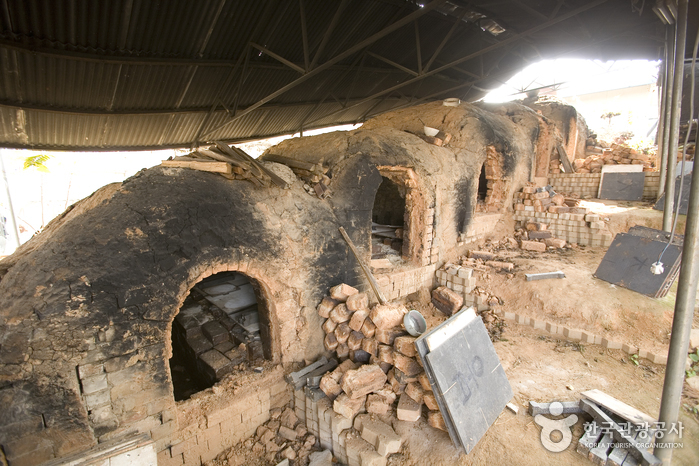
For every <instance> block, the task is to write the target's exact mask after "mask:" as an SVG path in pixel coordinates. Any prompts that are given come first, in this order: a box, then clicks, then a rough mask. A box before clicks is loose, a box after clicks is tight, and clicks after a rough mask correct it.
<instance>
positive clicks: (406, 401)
mask: <svg viewBox="0 0 699 466" xmlns="http://www.w3.org/2000/svg"><path fill="white" fill-rule="evenodd" d="M421 407H422V406H421V405H420V404H419V403H416V402H415V400H413V399H412V398H410V397H409V396H408V395H407V394H405V393H403V394H402V395H401V396H400V400H398V409H396V417H398V419H400V420H401V421H409V422H415V421H417V420H418V419H420V414H421V412H422V410H421Z"/></svg>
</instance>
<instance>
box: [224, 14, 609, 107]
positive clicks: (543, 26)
mask: <svg viewBox="0 0 699 466" xmlns="http://www.w3.org/2000/svg"><path fill="white" fill-rule="evenodd" d="M606 1H607V0H594V1H592V2H590V3H588V4H587V5H584V6H582V7H580V8H576V9H575V10H573V11H570V12H568V13H565V14H563V15H561V16H559V17H557V18H554V19H552V20H549V21H546V22H544V23H542V24H540V25H538V26H534V27H533V28H531V29H528V30H526V31H524V32H522V33H520V34H515V35H513V36H510V37H508V38H507V39H505V40H503V41H501V42H498V43H497V44H493V45H490V46H488V47H485V48H483V49H481V50H479V51H477V52H473V53H471V54H469V55H466V56H465V57H462V58H459V59H457V60H454V61H452V62H451V63H447V64H446V65H443V66H440V67H439V68H436V69H434V70H432V71H429V72H427V73H423V74H422V75H420V76H416V77H414V78H412V79H409V80H407V81H404V82H402V83H399V84H396V85H395V86H392V87H389V88H388V89H384V90H383V91H379V92H377V93H376V94H373V95H371V96H369V97H367V98H366V99H364V100H362V101H360V102H358V103H356V104H354V105H353V107H357V106H359V105H363V104H365V103H366V102H369V101H371V100H374V99H376V98H378V97H381V96H382V95H384V94H388V93H390V92H393V91H395V90H397V89H401V88H403V87H405V86H408V85H410V84H413V83H416V82H418V81H420V80H422V79H425V78H427V77H429V76H432V75H434V74H437V73H439V72H442V71H445V70H448V69H450V68H453V67H455V66H457V65H460V64H461V63H464V62H467V61H469V60H472V59H473V58H477V57H482V55H484V54H486V53H488V52H491V51H493V50H496V49H498V48H500V47H504V46H506V45H509V44H511V43H513V42H515V41H518V40H521V39H522V38H524V37H527V36H530V35H531V34H534V33H536V32H538V31H541V30H542V29H546V28H547V27H551V26H553V25H554V24H557V23H560V22H561V21H565V20H567V19H570V18H572V17H574V16H576V15H578V14H580V13H582V12H584V11H587V10H589V9H590V8H594V7H596V6H598V5H601V4H602V3H605V2H606ZM349 108H352V107H348V109H349ZM331 115H332V114H331ZM236 117H237V116H236ZM324 118H327V116H325V117H324Z"/></svg>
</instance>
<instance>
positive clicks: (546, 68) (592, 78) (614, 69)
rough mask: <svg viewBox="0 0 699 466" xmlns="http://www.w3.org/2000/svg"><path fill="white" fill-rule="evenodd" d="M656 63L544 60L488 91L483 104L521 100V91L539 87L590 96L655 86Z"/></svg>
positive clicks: (564, 94)
mask: <svg viewBox="0 0 699 466" xmlns="http://www.w3.org/2000/svg"><path fill="white" fill-rule="evenodd" d="M658 64H659V62H657V61H647V60H618V61H610V62H602V61H598V60H576V59H560V60H544V61H541V62H538V63H535V64H533V65H530V66H528V67H526V68H525V69H523V70H522V71H520V72H519V73H517V74H516V75H515V76H513V77H512V78H511V79H510V80H509V81H507V83H505V84H503V85H502V86H501V87H499V88H497V89H495V90H493V91H491V92H490V93H488V95H487V96H486V97H485V98H484V100H485V101H486V102H507V101H510V100H516V99H522V98H524V97H525V96H524V95H523V94H522V91H526V90H527V89H535V88H538V87H543V86H550V85H554V84H557V85H559V87H558V90H557V95H558V97H562V98H565V97H567V96H573V95H581V94H591V93H594V92H601V91H607V90H611V89H623V88H627V87H634V86H641V85H644V84H655V82H656V80H657V77H658Z"/></svg>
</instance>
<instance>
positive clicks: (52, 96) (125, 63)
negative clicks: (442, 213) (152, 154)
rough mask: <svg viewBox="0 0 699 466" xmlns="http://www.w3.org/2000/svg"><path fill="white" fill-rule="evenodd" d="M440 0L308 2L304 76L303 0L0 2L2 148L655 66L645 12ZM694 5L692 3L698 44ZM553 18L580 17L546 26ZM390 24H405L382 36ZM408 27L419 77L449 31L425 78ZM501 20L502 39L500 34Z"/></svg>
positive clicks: (115, 137)
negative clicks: (621, 61) (564, 68)
mask: <svg viewBox="0 0 699 466" xmlns="http://www.w3.org/2000/svg"><path fill="white" fill-rule="evenodd" d="M436 1H441V0H432V1H429V0H425V2H424V8H423V7H422V6H418V1H417V0H344V1H341V0H336V1H333V2H329V1H327V0H302V4H303V8H304V12H305V15H304V17H305V19H306V30H307V44H308V60H309V62H313V61H314V58H315V57H316V56H318V57H319V58H318V59H317V60H315V63H314V65H315V66H311V67H309V69H307V70H305V72H299V70H298V69H294V67H297V66H300V67H302V68H304V69H305V68H306V63H305V57H304V46H303V34H302V27H301V21H300V18H301V16H300V6H301V2H300V1H291V0H198V1H196V2H193V1H191V0H167V1H163V0H160V1H153V0H112V1H109V2H105V1H103V0H83V1H81V2H76V1H74V0H54V1H51V2H42V1H39V0H3V5H4V6H6V8H0V118H1V121H0V132H1V133H0V145H8V146H13V147H17V146H24V147H42V148H48V149H64V148H71V149H74V148H82V149H86V150H92V149H95V148H99V149H128V148H144V147H153V148H156V147H159V146H161V145H169V146H172V145H178V144H179V145H183V146H188V145H192V144H196V143H205V142H207V140H208V139H210V138H211V137H217V138H221V139H225V140H228V141H236V140H250V139H254V138H262V137H266V136H270V135H277V134H280V133H283V132H284V131H297V130H298V129H299V128H300V127H301V126H302V125H303V126H304V127H308V126H309V125H310V126H320V125H332V124H339V123H346V122H354V121H359V120H361V119H362V118H365V117H366V115H368V114H372V115H373V114H375V113H377V112H382V111H387V110H390V109H391V108H395V107H396V106H403V105H408V104H410V103H411V102H412V103H414V102H419V101H423V100H425V99H427V100H429V99H436V98H443V97H445V96H447V95H448V96H469V97H471V98H476V97H478V96H480V95H482V92H481V91H479V90H477V89H475V90H474V89H473V88H470V87H469V85H470V84H469V83H470V82H476V80H477V82H478V86H479V87H481V88H487V87H492V85H493V83H495V82H496V80H497V79H499V80H503V79H507V78H508V77H509V76H510V75H512V74H513V73H514V72H516V71H517V69H518V68H520V67H521V66H523V64H524V63H526V61H527V60H533V59H537V58H540V57H555V56H560V55H562V54H571V53H576V54H578V55H583V56H588V57H603V58H624V57H627V58H628V57H634V58H636V57H644V58H651V59H654V58H656V57H657V55H658V50H659V46H660V45H662V44H661V43H660V42H658V39H659V38H660V39H662V36H663V27H662V25H661V24H660V21H659V20H658V19H657V18H656V17H655V16H654V15H653V13H652V11H650V9H649V8H645V9H644V11H643V12H642V13H640V14H639V12H633V11H631V9H630V8H629V7H628V4H627V2H604V3H602V4H600V5H597V6H594V8H592V9H590V10H589V11H583V10H585V8H586V7H588V6H589V5H591V3H590V2H589V0H567V1H566V2H564V3H561V2H559V1H558V0H534V1H531V2H517V3H513V2H508V1H505V2H492V1H486V0H471V1H469V3H468V4H466V3H465V2H461V1H460V0H447V1H446V2H441V3H440V5H439V6H437V7H435V5H436V3H434V2H436ZM340 5H342V6H343V9H342V11H341V12H340V14H339V16H337V22H336V24H335V25H334V27H333V28H330V25H331V23H332V22H333V18H335V16H336V13H337V11H338V7H339V6H340ZM697 5H698V4H697V3H696V2H692V5H690V7H691V8H693V10H692V11H691V12H690V15H689V17H690V19H692V21H693V23H692V24H691V25H690V29H689V33H690V35H692V36H693V31H695V30H696V23H697V21H698V18H699V6H697ZM433 8H434V9H433ZM431 9H433V10H432V11H429V10H431ZM556 10H557V11H556ZM554 12H556V15H554V16H556V18H559V17H561V16H560V15H569V14H570V13H571V12H577V13H579V14H576V15H572V16H571V17H570V18H567V19H565V20H564V21H562V22H560V23H559V24H554V23H555V22H556V21H557V19H554V20H550V19H549V18H551V17H552V15H553V14H554ZM406 17H408V18H409V20H405V21H404V20H403V18H406ZM396 21H400V22H401V24H402V26H401V27H396V28H392V29H393V30H392V32H390V33H386V34H383V33H381V31H382V30H383V29H384V28H386V27H387V26H389V25H392V24H394V23H395V22H396ZM549 23H550V24H549ZM415 24H417V27H418V30H419V36H420V52H421V58H422V64H423V66H424V65H426V63H427V62H428V61H429V60H430V58H431V57H432V55H433V54H434V52H435V50H437V48H438V47H439V46H440V44H441V43H442V41H443V40H444V38H445V36H446V35H447V34H448V32H449V31H450V30H451V29H452V26H454V25H455V24H456V25H457V26H456V29H455V32H454V34H453V35H452V36H451V37H450V39H449V41H448V42H447V44H446V45H445V46H444V47H443V49H442V50H441V52H440V53H439V56H438V57H437V59H436V60H435V61H434V63H433V64H432V66H431V68H430V71H429V72H428V73H425V74H423V75H418V74H417V73H418V72H419V67H418V59H417V55H418V54H417V50H416V45H415V44H416V40H415ZM496 24H497V25H499V26H502V28H504V32H502V31H501V32H500V33H499V34H494V33H493V31H495V32H497V31H496V30H495V29H496V28H495V27H494V25H496ZM542 24H543V25H545V27H541V28H540V29H537V30H536V31H532V30H531V29H532V28H534V27H537V28H539V26H541V25H542ZM499 26H498V27H499ZM330 29H332V30H330ZM328 31H329V33H328ZM379 33H381V34H380V37H378V38H376V40H375V41H373V42H371V43H364V44H363V46H362V47H359V46H358V44H359V43H360V42H361V41H363V40H365V39H367V38H370V37H375V35H377V34H379ZM520 33H524V35H522V36H518V35H517V34H520ZM250 42H255V43H256V44H259V45H260V46H262V47H266V48H267V49H268V50H269V51H270V52H271V53H262V52H260V50H259V49H257V48H250V47H249V43H250ZM321 48H322V51H321V53H318V51H319V50H320V49H321ZM484 49H485V50H484ZM348 50H351V51H352V53H347V54H344V55H342V56H341V57H339V58H337V59H335V57H337V56H338V54H342V53H344V52H346V51H348ZM365 52H370V53H371V54H373V55H367V54H365ZM274 54H276V55H278V57H275V56H274ZM377 55H378V56H379V57H383V59H384V60H381V59H378V58H376V56H377ZM469 55H472V58H471V59H469V60H465V59H464V57H467V56H469ZM285 60H288V61H289V62H291V63H292V64H294V65H293V66H287V65H288V63H287V64H283V62H284V61H285ZM328 60H333V61H332V63H327V62H328ZM386 60H389V61H392V62H394V63H395V64H391V63H389V62H387V61H386ZM454 60H459V65H458V69H456V68H454V67H453V66H452V65H453V63H451V62H452V61H454ZM236 65H239V66H237V67H236ZM445 65H447V66H445ZM442 67H443V68H442ZM440 68H442V69H440ZM243 70H245V76H244V78H245V79H244V80H243V81H242V85H239V83H240V82H241V80H240V77H241V74H242V73H243ZM435 70H439V71H440V72H439V74H438V75H435V74H434V72H435ZM236 102H237V104H238V105H237V107H236V108H234V107H235V104H236ZM343 105H344V106H345V107H342V106H343ZM224 106H225V107H227V108H228V110H230V111H237V112H239V113H238V117H237V118H236V120H235V121H234V122H233V123H231V124H227V125H225V126H224V127H222V128H220V129H217V131H216V132H215V133H212V134H211V135H208V134H207V133H209V132H211V130H212V129H215V128H217V127H218V126H220V125H221V124H222V123H223V122H224V121H227V119H228V118H229V116H228V114H227V110H224ZM212 108H214V112H213V114H211V115H209V113H210V111H211V109H212ZM204 122H206V124H205V126H206V129H204V130H200V129H201V128H202V126H204Z"/></svg>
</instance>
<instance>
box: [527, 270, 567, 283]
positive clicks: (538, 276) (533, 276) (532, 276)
mask: <svg viewBox="0 0 699 466" xmlns="http://www.w3.org/2000/svg"><path fill="white" fill-rule="evenodd" d="M524 276H525V278H526V279H527V281H528V282H533V281H536V280H548V279H550V278H566V274H565V273H563V272H561V271H560V270H558V271H556V272H542V273H525V274H524Z"/></svg>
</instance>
